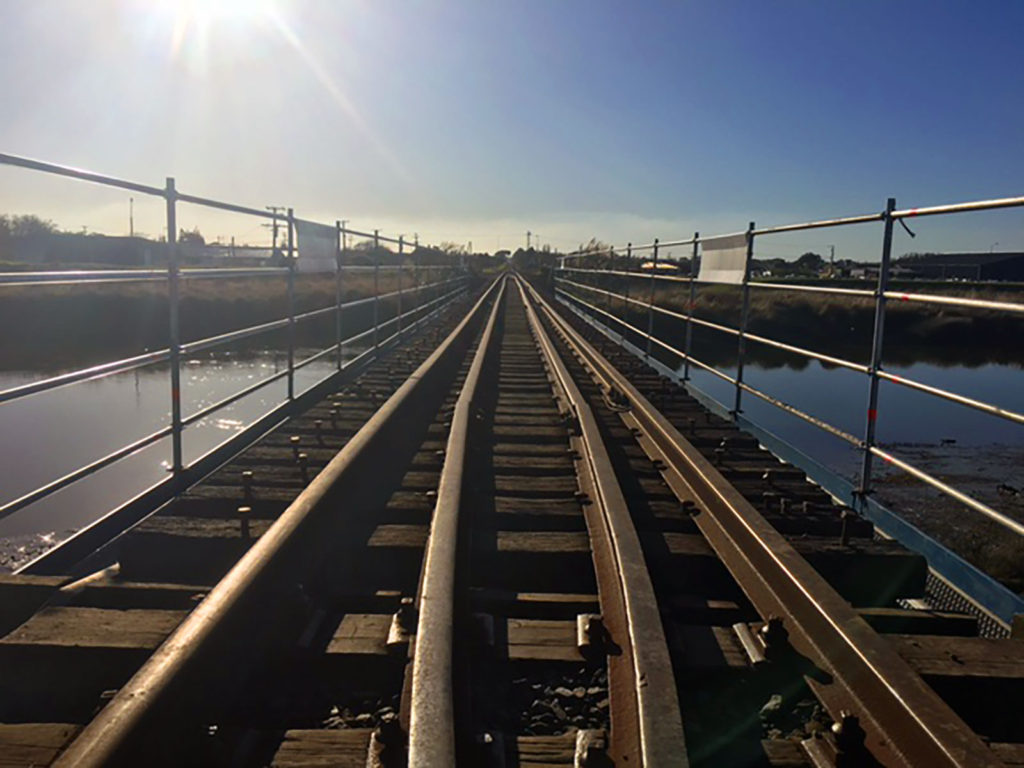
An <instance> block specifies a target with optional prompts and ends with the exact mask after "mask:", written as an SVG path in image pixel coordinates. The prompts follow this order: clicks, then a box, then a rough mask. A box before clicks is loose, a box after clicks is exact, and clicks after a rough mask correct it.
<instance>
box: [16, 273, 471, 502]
mask: <svg viewBox="0 0 1024 768" xmlns="http://www.w3.org/2000/svg"><path fill="white" fill-rule="evenodd" d="M457 293H460V291H459V290H456V291H451V292H449V293H447V294H445V295H444V296H439V297H438V298H436V299H432V300H431V301H429V302H426V303H424V304H422V305H419V306H417V307H414V308H413V309H411V310H409V311H408V312H407V313H406V314H413V313H416V312H421V311H423V310H425V309H428V308H429V307H431V306H433V305H434V304H437V303H439V302H442V301H444V300H445V299H449V298H450V297H454V296H455V295H456V294H457ZM397 319H398V318H392V319H391V320H388V321H387V323H385V325H387V324H388V323H393V322H395V321H396V320H397ZM276 322H277V323H279V324H281V325H282V327H283V324H284V322H285V321H276ZM372 332H373V329H372V328H371V329H369V330H368V331H364V332H362V333H359V334H356V335H355V336H352V337H350V338H348V339H345V340H343V341H342V344H349V343H353V342H355V341H356V340H357V339H359V338H362V337H364V336H366V335H368V334H370V333H372ZM400 333H401V332H399V333H395V334H392V335H391V336H388V337H387V338H386V339H384V341H383V342H382V344H388V343H389V342H391V341H393V340H394V339H396V338H397V337H398V336H399V335H400ZM335 349H336V348H335V346H334V345H332V346H330V347H328V348H326V349H324V350H321V351H320V352H317V353H315V354H313V355H311V356H310V357H307V358H305V359H304V360H302V361H300V362H298V363H296V364H295V366H294V368H293V370H298V369H300V368H302V367H304V366H307V365H309V364H310V363H313V362H315V361H316V360H319V359H321V358H323V357H326V356H327V355H328V354H330V353H332V352H334V351H335ZM368 351H371V352H372V351H373V350H372V349H371V350H368ZM154 354H155V355H159V354H164V355H166V350H165V351H164V352H163V353H154ZM361 357H362V355H360V356H357V357H356V358H354V359H353V360H351V361H349V363H348V364H346V365H345V366H343V368H346V367H348V365H350V364H352V363H355V362H357V361H358V360H359V359H360V358H361ZM147 364H151V363H147ZM128 370H130V369H128ZM99 375H110V373H109V372H107V373H103V374H99ZM286 376H288V371H287V370H283V371H279V372H278V373H275V374H273V375H271V376H268V377H266V378H264V379H260V380H259V381H257V382H255V383H253V384H250V385H249V386H247V387H245V388H243V389H241V390H239V391H238V392H234V393H232V394H231V395H228V396H227V397H225V398H223V399H221V400H218V401H217V402H215V403H212V404H211V405H208V406H206V407H205V408H202V409H200V410H199V411H196V412H195V413H193V414H190V415H189V416H186V417H183V418H182V419H181V426H182V427H183V428H184V427H187V426H189V425H191V424H194V423H196V422H198V421H200V420H201V419H204V418H206V417H207V416H210V415H212V414H213V413H216V412H217V411H219V410H222V409H223V408H225V407H227V406H229V405H231V404H232V403H234V402H237V401H238V400H241V399H242V398H244V397H247V396H249V395H251V394H253V393H254V392H257V391H259V390H260V389H263V388H264V387H266V386H268V385H270V384H273V383H274V382H275V381H279V380H281V379H283V378H285V377H286ZM326 378H327V377H325V379H326ZM314 386H315V385H314ZM171 432H172V429H171V427H170V426H167V427H164V428H163V429H160V430H158V431H156V432H154V433H152V434H150V435H147V436H146V437H143V438H141V439H139V440H136V441H134V442H132V443H129V444H128V445H125V446H123V447H121V448H118V449H117V450H115V451H113V452H111V453H110V454H107V455H106V456H104V457H102V458H100V459H97V460H96V461H93V462H91V463H89V464H86V465H85V466H83V467H79V468H78V469H76V470H74V471H73V472H69V473H68V474H66V475H64V476H63V477H60V478H58V479H56V480H53V481H51V482H49V483H47V484H45V485H43V486H40V487H39V488H36V489H35V490H33V491H30V492H29V493H26V494H23V495H22V496H20V497H18V498H16V499H13V500H11V501H9V502H7V503H5V504H3V505H0V519H3V518H4V517H7V516H8V515H11V514H14V513H15V512H18V511H20V510H22V509H24V508H25V507H28V506H30V505H31V504H34V503H35V502H37V501H39V500H41V499H44V498H46V497H47V496H49V495H51V494H53V493H56V492H57V491H59V490H61V489H63V488H66V487H67V486H69V485H72V484H73V483H76V482H78V481H79V480H82V479H84V478H86V477H88V476H89V475H92V474H95V473H96V472H98V471H99V470H101V469H105V468H106V467H108V466H110V465H111V464H114V463H115V462H118V461H120V460H121V459H124V458H127V457H128V456H130V455H131V454H133V453H135V452H136V451H138V450H141V449H142V448H145V447H147V446H148V445H151V444H152V443H155V442H157V441H158V440H160V439H161V438H163V437H167V436H168V435H170V434H171Z"/></svg>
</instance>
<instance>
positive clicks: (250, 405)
mask: <svg viewBox="0 0 1024 768" xmlns="http://www.w3.org/2000/svg"><path fill="white" fill-rule="evenodd" d="M286 365H287V358H286V356H285V354H284V353H283V352H264V353H262V354H257V355H247V356H244V357H240V356H235V355H231V354H221V355H211V356H208V357H198V358H192V359H189V360H188V361H187V362H186V363H185V365H184V366H183V370H182V393H181V394H182V412H183V414H184V415H185V416H188V414H191V413H195V412H197V411H198V410H200V409H202V408H205V407H207V406H209V405H211V404H213V403H216V402H218V401H220V400H222V399H224V398H226V397H229V396H230V395H232V394H234V393H236V392H238V391H240V390H242V389H244V388H245V387H247V386H250V385H252V384H254V383H255V382H257V381H258V380H260V379H265V378H268V377H270V376H272V375H273V374H275V373H277V372H279V371H281V370H282V369H283V368H284V367H286ZM333 370H335V362H334V361H333V360H331V359H324V360H319V361H317V362H315V363H312V364H310V365H308V366H306V367H304V368H302V369H300V370H298V371H296V376H295V381H296V392H302V391H303V390H305V389H306V388H308V387H310V386H312V385H313V384H315V383H317V382H318V381H320V380H321V379H322V378H324V377H325V376H326V375H328V374H329V373H331V372H332V371H333ZM37 378H39V374H38V373H37V372H16V373H2V374H0V388H3V389H6V388H9V387H13V386H17V385H19V384H22V383H25V382H26V381H32V380H34V379H37ZM286 394H287V383H286V381H285V380H284V379H283V378H282V379H281V380H279V381H276V382H273V383H272V384H269V385H267V386H266V387H264V388H263V389H260V390H259V391H257V392H254V393H252V394H250V395H248V396H246V397H244V398H241V399H240V400H238V401H236V402H234V403H232V404H231V405H229V406H226V407H225V408H224V409H222V410H219V411H217V412H216V413H213V414H211V415H209V416H207V417H205V418H203V419H200V420H199V421H197V422H196V423H195V424H194V425H191V426H190V427H188V428H187V429H186V430H185V432H184V435H183V452H184V459H185V461H186V462H191V461H193V460H195V459H196V458H198V457H200V456H202V455H203V454H205V453H206V452H207V451H209V450H210V449H211V448H214V447H215V446H217V445H219V444H220V443H222V442H223V441H224V440H226V439H229V438H230V437H231V436H232V435H234V434H235V433H237V432H239V431H241V430H242V429H244V428H245V427H246V426H247V425H248V424H250V423H252V422H253V421H254V420H255V419H256V418H258V417H259V416H261V415H263V414H264V413H266V412H267V411H268V410H270V409H271V408H272V407H274V406H275V405H277V404H279V403H280V402H282V401H283V400H284V398H285V396H286ZM170 403H171V401H170V377H169V373H168V369H167V367H166V366H153V367H151V368H145V369H141V370H138V371H133V372H129V373H124V374H120V375H116V376H110V377H107V378H103V379H97V380H94V381H87V382H82V383H80V384H76V385H72V386H69V387H64V388H61V389H56V390H51V391H49V392H44V393H41V394H38V395H34V396H32V397H28V398H25V399H23V400H17V401H14V402H10V403H5V404H3V406H2V407H0V452H2V455H3V456H4V458H5V461H4V463H3V465H2V467H0V500H2V501H3V502H7V501H10V500H11V499H15V498H18V497H20V496H22V495H23V494H25V493H28V492H30V491H32V490H34V489H35V488H37V487H39V486H41V485H44V484H46V483H48V482H50V481H52V480H54V479H56V478H58V477H61V476H63V475H65V474H67V473H68V472H71V471H73V470H75V469H77V468H78V467H80V466H82V465H84V464H87V463H89V462H91V461H95V460H96V459H98V458H100V457H102V456H104V455H106V454H108V453H110V452H112V451H115V450H117V449H118V448H120V447H121V446H123V445H126V444H128V443H130V442H132V441H134V440H138V439H140V438H142V437H144V436H146V435H149V434H152V433H153V432H156V431H157V430H159V429H161V428H163V427H164V426H165V425H166V424H167V423H168V421H169V419H170ZM170 449H171V446H170V440H169V439H167V438H165V439H163V440H160V441H158V442H156V443H154V444H153V445H151V446H149V447H147V448H145V449H143V450H141V451H138V452H137V453H135V454H133V455H132V456H130V457H128V458H126V459H124V460H122V461H120V462H117V463H116V464H114V465H112V466H110V467H108V468H107V469H104V470H102V471H101V472H98V473H96V474H95V475H93V476H91V477H88V478H85V479H83V480H81V481H79V482H78V483H75V484H73V485H72V486H69V487H68V488H66V489H64V490H61V491H59V492H57V493H55V494H53V495H52V496H50V497H48V498H46V499H44V500H42V501H40V502H38V503H36V504H34V505H32V506H30V507H28V508H26V509H24V510H22V511H20V512H18V513H15V514H14V515H12V516H10V517H8V518H6V519H5V520H0V537H10V536H18V535H24V534H32V533H38V532H40V531H43V532H50V531H57V532H60V531H65V530H67V529H73V528H78V527H80V526H82V525H84V524H86V523H88V522H90V521H92V520H94V519H96V518H97V517H98V516H100V515H101V514H103V513H105V512H107V511H109V510H110V509H111V508H113V507H115V506H117V505H119V504H120V503H122V502H124V501H126V500H127V499H129V498H131V497H132V496H134V495H135V494H137V493H139V492H141V491H143V490H145V489H146V488H148V487H150V486H151V485H153V484H154V483H156V482H159V481H160V480H162V479H163V478H164V477H166V474H167V471H168V470H169V468H170Z"/></svg>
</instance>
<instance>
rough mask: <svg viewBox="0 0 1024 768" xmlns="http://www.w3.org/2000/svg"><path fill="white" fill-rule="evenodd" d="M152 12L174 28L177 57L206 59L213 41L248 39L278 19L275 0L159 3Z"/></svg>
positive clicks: (169, 0) (172, 0) (173, 46)
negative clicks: (268, 22) (274, 4)
mask: <svg viewBox="0 0 1024 768" xmlns="http://www.w3.org/2000/svg"><path fill="white" fill-rule="evenodd" d="M151 9H152V10H153V11H155V12H156V16H157V17H159V18H161V19H163V21H164V23H165V24H167V26H168V27H169V28H170V38H171V55H172V56H173V57H175V58H177V57H178V56H180V55H183V54H186V55H188V56H189V57H191V58H198V59H203V58H205V55H206V52H207V51H206V49H207V48H208V47H209V44H210V43H211V41H212V40H223V39H224V35H225V33H230V34H231V35H232V36H235V37H237V36H239V35H240V36H241V38H245V37H246V36H247V33H249V32H253V31H255V29H256V28H257V27H259V26H260V25H262V24H264V23H265V22H267V21H270V20H271V19H272V18H273V16H274V7H273V0H157V2H156V3H154V5H153V6H151ZM186 49H187V50H186Z"/></svg>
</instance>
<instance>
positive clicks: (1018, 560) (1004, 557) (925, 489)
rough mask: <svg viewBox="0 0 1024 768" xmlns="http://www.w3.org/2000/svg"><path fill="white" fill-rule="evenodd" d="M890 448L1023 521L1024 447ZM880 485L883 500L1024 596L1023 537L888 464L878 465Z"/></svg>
mask: <svg viewBox="0 0 1024 768" xmlns="http://www.w3.org/2000/svg"><path fill="white" fill-rule="evenodd" d="M886 449H887V450H888V449H892V452H893V453H894V454H896V455H898V456H899V457H900V458H904V459H906V460H907V461H909V462H910V463H911V464H914V465H916V466H921V467H926V468H927V469H928V471H929V473H930V474H932V475H934V476H935V477H937V478H939V479H940V480H942V481H943V482H945V483H948V484H949V485H952V486H953V487H954V488H956V489H958V490H960V491H963V492H964V493H966V494H968V495H969V496H972V497H974V498H975V499H977V500H979V501H981V502H983V503H985V504H987V505H989V506H990V507H992V508H993V509H995V510H997V511H999V512H1002V513H1003V514H1005V515H1008V516H1009V517H1012V518H1013V519H1015V520H1018V521H1021V522H1024V446H1007V445H989V446H983V447H978V446H955V445H915V444H894V445H887V446H886ZM876 487H877V498H878V501H879V502H881V503H882V504H884V505H885V506H887V507H888V508H889V509H891V510H892V511H893V512H895V513H896V514H898V515H900V517H902V518H904V519H905V520H907V521H908V522H910V523H913V524H914V525H915V526H917V527H918V528H920V529H921V530H922V531H924V532H925V533H927V534H928V535H929V536H931V537H933V538H934V539H936V540H937V541H939V542H940V543H941V544H943V545H944V546H946V547H948V548H949V549H951V550H953V551H954V552H956V553H957V554H958V555H960V556H961V557H962V558H964V559H965V560H967V561H968V562H970V563H973V564H974V565H976V566H977V567H978V568H980V569H981V570H983V571H985V572H986V573H987V574H989V575H990V576H991V577H992V578H994V579H996V580H998V581H1000V582H1002V583H1003V584H1005V585H1006V586H1007V587H1009V588H1010V589H1012V590H1013V591H1014V592H1017V593H1019V594H1021V595H1024V538H1021V537H1020V536H1017V535H1015V534H1013V533H1011V532H1009V531H1007V529H1006V528H1004V527H1002V526H1001V525H999V524H998V523H996V522H995V521H992V520H989V519H988V518H986V517H985V516H984V515H982V514H980V513H978V512H975V511H974V510H972V509H970V508H968V507H965V506H964V505H963V504H961V503H960V502H958V501H956V500H954V499H951V498H950V497H948V496H946V495H945V494H942V493H940V492H939V491H937V490H935V489H933V488H931V487H930V486H926V485H924V484H922V483H920V482H919V481H917V480H915V479H914V478H912V477H910V476H909V475H907V474H905V473H904V472H902V471H900V470H899V469H896V468H895V467H892V466H890V465H886V464H880V466H879V469H878V472H877V476H876Z"/></svg>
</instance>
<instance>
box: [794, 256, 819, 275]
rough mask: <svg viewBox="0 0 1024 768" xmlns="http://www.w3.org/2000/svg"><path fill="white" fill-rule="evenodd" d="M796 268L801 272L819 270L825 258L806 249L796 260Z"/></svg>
mask: <svg viewBox="0 0 1024 768" xmlns="http://www.w3.org/2000/svg"><path fill="white" fill-rule="evenodd" d="M796 266H797V269H799V270H800V271H801V272H815V273H816V272H820V271H821V269H822V268H823V267H824V266H825V260H824V259H823V258H822V257H821V255H820V254H817V253H812V252H811V251H808V252H807V253H805V254H803V255H802V256H801V257H800V258H799V259H797V260H796Z"/></svg>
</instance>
